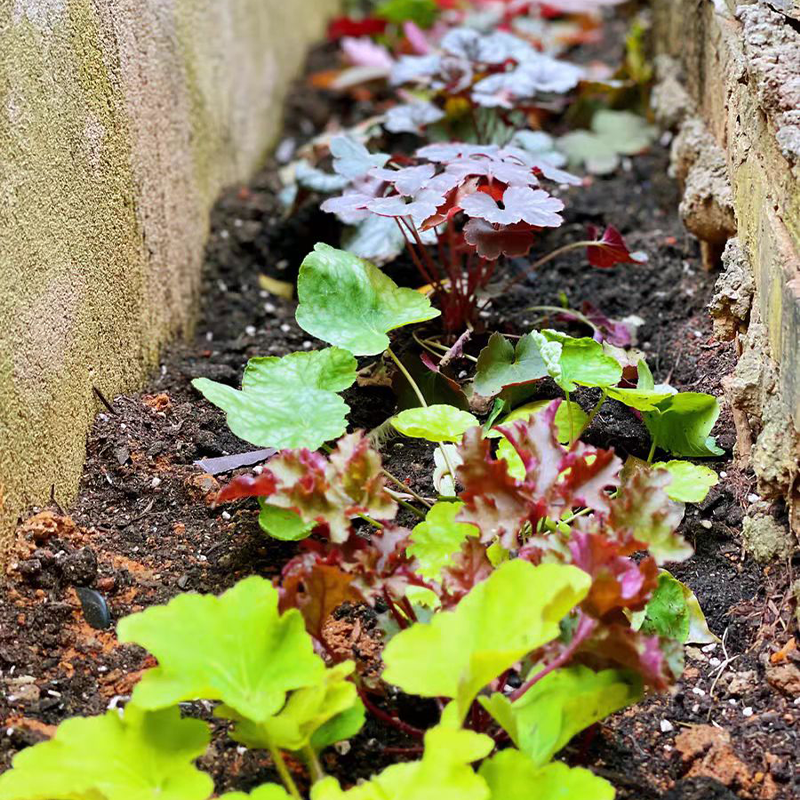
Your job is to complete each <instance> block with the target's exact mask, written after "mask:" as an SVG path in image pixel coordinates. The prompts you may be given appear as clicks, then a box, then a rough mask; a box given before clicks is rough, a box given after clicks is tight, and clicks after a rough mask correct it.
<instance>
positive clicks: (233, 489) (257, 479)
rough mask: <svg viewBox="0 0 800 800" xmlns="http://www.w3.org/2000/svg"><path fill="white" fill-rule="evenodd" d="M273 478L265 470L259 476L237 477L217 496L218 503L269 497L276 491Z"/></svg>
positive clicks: (275, 483)
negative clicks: (246, 498) (244, 498)
mask: <svg viewBox="0 0 800 800" xmlns="http://www.w3.org/2000/svg"><path fill="white" fill-rule="evenodd" d="M277 486H278V484H277V482H276V480H275V476H274V475H273V474H272V473H271V472H270V471H269V470H267V469H265V470H263V471H262V472H261V473H260V474H259V475H238V476H237V477H235V478H234V479H233V480H232V481H231V482H230V483H229V484H228V485H227V486H223V487H222V489H220V491H219V493H218V494H217V502H218V503H227V502H229V501H231V500H238V499H239V498H241V497H269V496H270V495H271V494H272V493H273V492H275V490H276V489H277Z"/></svg>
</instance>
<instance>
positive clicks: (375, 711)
mask: <svg viewBox="0 0 800 800" xmlns="http://www.w3.org/2000/svg"><path fill="white" fill-rule="evenodd" d="M358 694H359V696H360V697H361V700H362V702H363V703H364V705H365V706H366V708H367V711H369V713H370V714H372V715H373V716H374V717H377V718H378V719H379V720H381V721H382V722H386V723H387V724H389V725H391V726H392V727H393V728H397V730H399V731H402V732H403V733H405V734H407V735H408V736H413V737H414V738H415V739H422V737H423V736H424V735H425V731H423V730H421V729H420V728H415V727H414V726H413V725H409V724H408V723H407V722H403V720H401V719H398V718H397V717H395V716H394V715H392V714H389V713H387V712H386V711H384V710H383V709H381V708H378V707H377V706H376V705H375V704H374V703H373V702H372V700H370V699H369V695H368V694H367V693H366V691H364V689H362V688H361V687H358Z"/></svg>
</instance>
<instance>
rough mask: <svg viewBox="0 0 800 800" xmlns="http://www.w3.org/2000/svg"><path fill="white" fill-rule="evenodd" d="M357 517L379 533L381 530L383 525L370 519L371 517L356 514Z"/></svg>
mask: <svg viewBox="0 0 800 800" xmlns="http://www.w3.org/2000/svg"><path fill="white" fill-rule="evenodd" d="M356 516H357V517H361V519H363V520H364V521H365V522H369V524H370V525H373V526H375V527H376V528H377V529H378V530H379V531H382V530H383V525H381V523H380V522H378V520H376V519H372V517H370V516H368V515H367V514H356Z"/></svg>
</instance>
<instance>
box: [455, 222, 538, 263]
mask: <svg viewBox="0 0 800 800" xmlns="http://www.w3.org/2000/svg"><path fill="white" fill-rule="evenodd" d="M464 239H465V240H466V242H467V244H471V245H472V246H473V247H474V248H475V249H476V250H477V252H478V255H479V256H481V257H482V258H485V259H487V260H489V261H494V260H495V259H497V258H500V256H501V255H504V256H507V257H508V258H521V257H522V256H526V255H527V254H528V251H529V250H530V249H531V247H532V246H533V242H534V240H535V236H534V232H533V229H532V228H531V227H530V226H529V225H526V224H524V223H517V224H516V225H501V226H499V227H495V226H494V225H491V224H490V223H488V222H486V221H485V220H482V219H477V218H474V219H471V220H469V221H468V222H467V224H466V225H465V226H464Z"/></svg>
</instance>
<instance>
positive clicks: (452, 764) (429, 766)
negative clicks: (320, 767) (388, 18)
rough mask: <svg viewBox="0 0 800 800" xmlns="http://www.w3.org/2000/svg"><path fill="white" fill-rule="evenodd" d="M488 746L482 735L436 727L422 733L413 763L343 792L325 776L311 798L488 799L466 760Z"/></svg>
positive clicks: (480, 754) (490, 743) (483, 753)
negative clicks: (417, 757) (422, 741)
mask: <svg viewBox="0 0 800 800" xmlns="http://www.w3.org/2000/svg"><path fill="white" fill-rule="evenodd" d="M493 747H494V742H493V741H492V740H491V739H490V738H489V737H488V736H486V735H484V734H482V733H475V732H474V731H465V730H458V729H454V728H451V727H447V726H445V725H437V726H436V727H435V728H431V729H430V730H428V731H427V732H426V733H425V751H424V752H423V754H422V758H421V759H420V760H419V761H411V762H409V763H406V764H393V765H392V766H390V767H387V768H386V769H384V770H383V772H381V773H380V774H379V775H376V776H375V777H373V778H372V780H370V781H367V782H365V783H361V784H359V785H358V786H354V787H353V788H352V789H349V790H347V791H344V790H343V789H342V788H341V787H340V786H339V783H338V781H337V780H336V779H335V778H325V779H323V780H321V781H318V782H317V783H315V784H314V785H313V786H312V787H311V800H432V799H433V798H436V800H490V799H489V789H488V788H487V786H486V782H485V781H484V780H483V779H482V778H481V777H479V776H478V775H476V774H475V771H474V770H473V769H472V766H471V764H472V762H474V761H479V760H480V759H482V758H485V757H486V756H487V755H488V754H489V753H490V752H491V751H492V748H493Z"/></svg>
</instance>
